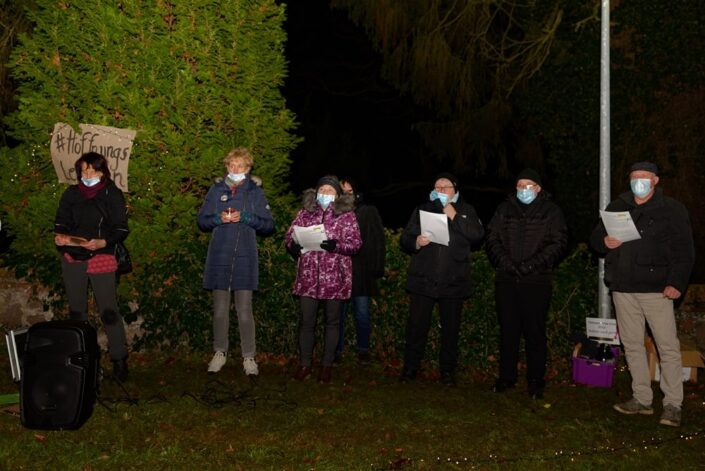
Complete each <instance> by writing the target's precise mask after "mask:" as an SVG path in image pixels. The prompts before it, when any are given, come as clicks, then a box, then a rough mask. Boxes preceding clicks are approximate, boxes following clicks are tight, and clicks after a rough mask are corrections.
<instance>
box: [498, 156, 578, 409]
mask: <svg viewBox="0 0 705 471" xmlns="http://www.w3.org/2000/svg"><path fill="white" fill-rule="evenodd" d="M541 183H542V181H541V177H540V175H539V174H538V173H537V172H536V171H535V170H532V169H525V170H523V171H521V172H520V173H519V174H518V175H517V178H516V193H513V194H511V195H510V196H509V197H508V198H507V200H506V201H505V202H503V203H502V204H500V205H499V207H498V208H497V210H496V212H495V214H494V216H493V217H492V220H491V221H490V224H489V226H488V227H487V243H486V249H487V254H488V256H489V259H490V262H491V263H492V265H493V266H494V267H495V268H496V270H497V271H496V274H495V303H496V307H497V317H498V320H499V330H500V355H499V378H498V379H497V382H496V383H495V384H494V386H493V388H492V390H493V391H494V392H498V393H500V392H503V391H505V390H506V389H507V388H511V387H513V386H514V385H515V383H516V381H517V363H518V361H519V341H520V338H521V336H522V335H523V336H524V340H525V343H526V363H527V372H526V379H527V382H528V390H529V396H531V397H532V398H533V399H541V398H543V390H544V386H545V379H544V376H545V373H546V315H547V314H548V308H549V305H550V304H551V295H552V291H553V275H552V273H553V269H554V267H555V266H556V265H557V264H558V262H559V261H560V259H561V257H562V256H563V254H564V252H565V249H566V245H567V241H568V229H567V227H566V223H565V219H564V218H563V212H562V211H561V209H560V208H559V207H558V206H557V205H556V204H555V203H554V202H553V201H551V199H550V196H549V195H548V194H547V193H546V192H545V191H542V188H541Z"/></svg>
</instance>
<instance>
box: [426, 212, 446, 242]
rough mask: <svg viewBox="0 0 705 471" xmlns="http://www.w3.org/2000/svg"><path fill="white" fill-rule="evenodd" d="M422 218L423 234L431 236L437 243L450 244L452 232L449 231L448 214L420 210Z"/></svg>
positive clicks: (432, 240)
mask: <svg viewBox="0 0 705 471" xmlns="http://www.w3.org/2000/svg"><path fill="white" fill-rule="evenodd" d="M419 216H420V218H421V234H422V235H425V236H426V237H428V238H429V240H430V241H431V242H435V243H436V244H441V245H448V241H449V240H450V234H449V233H448V216H446V214H445V213H440V214H438V213H429V212H428V211H419Z"/></svg>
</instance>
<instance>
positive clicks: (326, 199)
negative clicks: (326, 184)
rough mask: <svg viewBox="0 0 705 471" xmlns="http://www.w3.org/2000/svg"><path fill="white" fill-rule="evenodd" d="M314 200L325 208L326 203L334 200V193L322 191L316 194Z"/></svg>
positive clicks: (326, 206)
mask: <svg viewBox="0 0 705 471" xmlns="http://www.w3.org/2000/svg"><path fill="white" fill-rule="evenodd" d="M316 201H318V204H320V205H321V208H323V209H326V208H328V205H329V204H331V203H332V202H333V201H335V195H324V194H323V193H318V194H316Z"/></svg>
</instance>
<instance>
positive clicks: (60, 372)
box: [20, 320, 100, 430]
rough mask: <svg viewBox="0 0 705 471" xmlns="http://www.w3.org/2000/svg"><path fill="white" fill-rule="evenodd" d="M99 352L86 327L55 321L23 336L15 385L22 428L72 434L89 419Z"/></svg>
mask: <svg viewBox="0 0 705 471" xmlns="http://www.w3.org/2000/svg"><path fill="white" fill-rule="evenodd" d="M99 365H100V349H99V348H98V340H97V335H96V331H95V329H94V328H93V326H91V325H90V324H89V323H88V322H83V321H74V320H60V321H49V322H40V323H38V324H34V325H33V326H31V327H30V328H29V330H28V331H27V338H26V339H25V349H24V354H23V356H22V379H21V380H20V416H21V419H22V425H24V426H25V427H27V428H32V429H41V430H64V429H67V430H74V429H77V428H80V427H81V426H82V425H83V424H84V423H85V422H86V421H87V420H88V418H89V417H90V416H91V414H92V413H93V406H94V405H95V400H96V394H97V389H98V368H99Z"/></svg>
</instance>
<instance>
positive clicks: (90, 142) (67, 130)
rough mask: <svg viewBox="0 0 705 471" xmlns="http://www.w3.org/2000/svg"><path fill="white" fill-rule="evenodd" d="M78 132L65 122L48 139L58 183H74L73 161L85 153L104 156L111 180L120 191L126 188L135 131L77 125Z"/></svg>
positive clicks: (57, 124) (58, 125)
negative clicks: (79, 130)
mask: <svg viewBox="0 0 705 471" xmlns="http://www.w3.org/2000/svg"><path fill="white" fill-rule="evenodd" d="M79 127H80V128H81V132H80V133H77V132H76V131H74V130H73V128H72V127H71V126H69V125H68V124H66V123H56V124H55V125H54V132H53V133H52V137H51V147H50V150H51V161H52V163H53V164H54V169H55V170H56V175H57V176H58V177H59V183H71V184H76V183H77V179H76V169H75V168H74V165H75V163H76V161H77V160H78V159H79V158H80V157H81V156H82V155H83V154H85V153H86V152H97V153H99V154H101V155H103V156H105V158H106V160H107V161H108V168H109V169H110V177H111V178H112V180H113V181H114V182H115V185H117V187H118V188H120V189H121V190H122V191H128V189H127V165H128V163H129V160H130V152H131V151H132V141H133V140H134V138H135V134H137V131H134V130H132V129H119V128H112V127H109V126H97V125H95V124H79Z"/></svg>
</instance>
